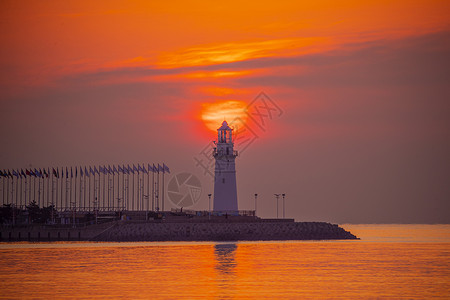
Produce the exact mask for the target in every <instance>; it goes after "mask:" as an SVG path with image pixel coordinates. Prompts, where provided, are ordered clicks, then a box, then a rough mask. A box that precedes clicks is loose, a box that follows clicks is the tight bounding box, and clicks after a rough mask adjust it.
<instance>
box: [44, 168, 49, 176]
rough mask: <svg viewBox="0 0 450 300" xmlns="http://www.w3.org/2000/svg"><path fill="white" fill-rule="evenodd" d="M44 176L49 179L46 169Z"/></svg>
mask: <svg viewBox="0 0 450 300" xmlns="http://www.w3.org/2000/svg"><path fill="white" fill-rule="evenodd" d="M44 175H45V177H47V178H48V174H47V171H46V170H45V169H44Z"/></svg>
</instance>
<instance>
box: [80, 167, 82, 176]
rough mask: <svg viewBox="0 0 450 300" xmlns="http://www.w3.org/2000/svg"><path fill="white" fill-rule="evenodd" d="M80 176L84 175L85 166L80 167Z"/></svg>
mask: <svg viewBox="0 0 450 300" xmlns="http://www.w3.org/2000/svg"><path fill="white" fill-rule="evenodd" d="M80 177H83V168H82V167H80Z"/></svg>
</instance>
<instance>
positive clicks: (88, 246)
mask: <svg viewBox="0 0 450 300" xmlns="http://www.w3.org/2000/svg"><path fill="white" fill-rule="evenodd" d="M343 227H344V228H346V229H348V230H350V231H351V232H352V233H354V234H356V235H357V236H359V237H360V238H361V240H360V241H333V242H331V241H330V242H327V241H322V242H320V241H314V242H309V241H308V242H300V241H298V242H297V241H296V242H292V241H286V242H237V243H234V242H233V243H231V242H230V243H213V242H210V243H209V242H208V243H203V242H202V243H195V242H194V243H193V242H177V243H174V242H170V243H150V242H149V243H70V242H64V243H15V244H0V296H1V297H2V298H21V299H22V298H46V299H48V298H92V297H98V298H119V297H122V298H146V299H150V298H152V299H155V298H167V299H180V298H188V299H195V298H212V299H235V298H236V299H238V298H239V299H241V298H244V299H245V298H271V299H274V298H285V299H294V298H302V299H305V298H306V299H308V298H321V299H324V298H325V299H327V298H333V299H334V298H342V299H349V298H358V299H361V298H363V299H364V298H389V299H392V298H395V299H402V298H403V299H414V298H418V299H424V298H447V299H450V225H343Z"/></svg>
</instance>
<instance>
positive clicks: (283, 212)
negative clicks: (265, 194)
mask: <svg viewBox="0 0 450 300" xmlns="http://www.w3.org/2000/svg"><path fill="white" fill-rule="evenodd" d="M281 196H283V219H284V217H285V216H284V211H285V210H284V197H285V196H286V194H281Z"/></svg>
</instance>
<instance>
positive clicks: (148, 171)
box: [147, 163, 150, 210]
mask: <svg viewBox="0 0 450 300" xmlns="http://www.w3.org/2000/svg"><path fill="white" fill-rule="evenodd" d="M149 166H150V165H149V164H148V163H147V196H148V198H147V210H150V168H149Z"/></svg>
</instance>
